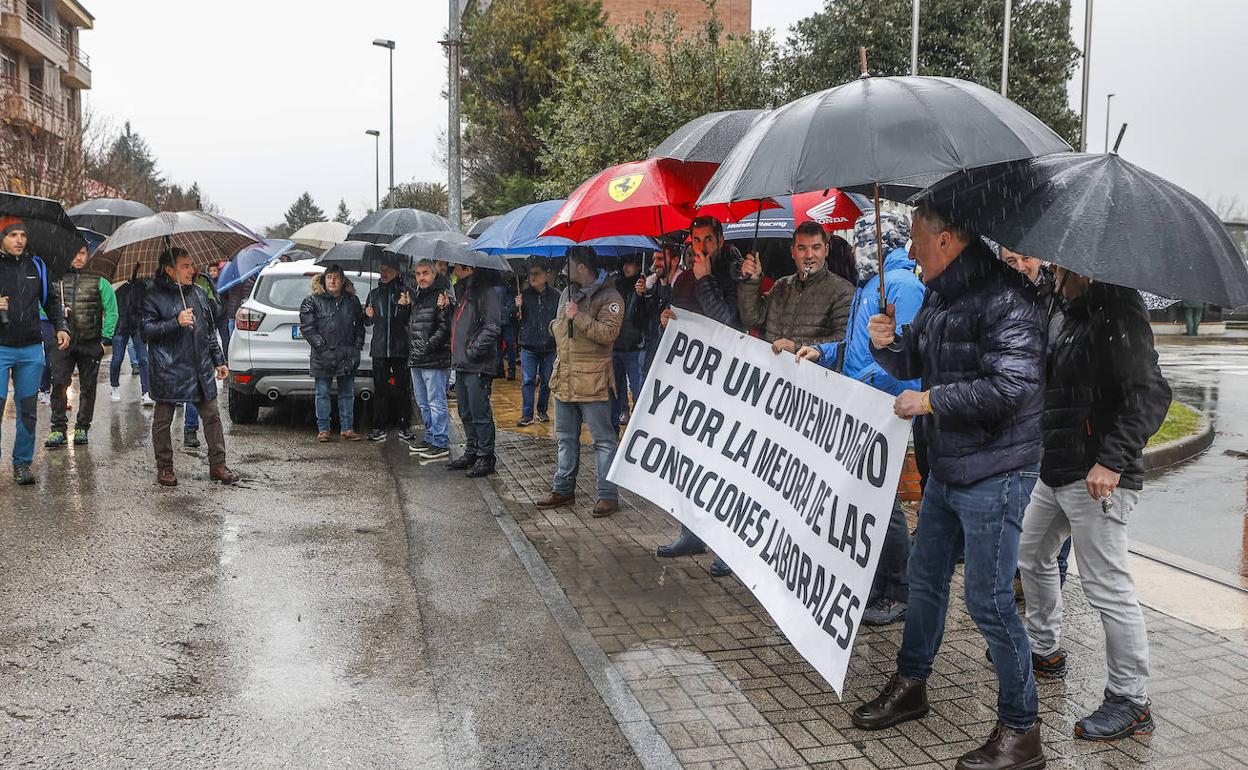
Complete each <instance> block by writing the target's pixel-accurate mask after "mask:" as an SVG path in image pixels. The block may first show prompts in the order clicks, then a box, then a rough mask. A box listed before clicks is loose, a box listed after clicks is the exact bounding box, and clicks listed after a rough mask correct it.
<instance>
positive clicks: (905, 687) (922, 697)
mask: <svg viewBox="0 0 1248 770" xmlns="http://www.w3.org/2000/svg"><path fill="white" fill-rule="evenodd" d="M927 708H928V707H927V682H923V681H920V680H918V679H907V678H906V677H904V676H902V675H901V674H893V678H892V679H890V680H888V684H886V685H884V689H883V690H881V691H880V694H879V696H878V697H876V699H875V700H872V701H867V702H866V703H864V704H862V705H861V706H859V707H858V708H856V709H854V711H853V713H852V714H850V719H851V720H853V723H854V724H855V725H856V726H857V727H860V728H862V729H863V730H883V729H884V728H885V727H892V726H893V725H899V724H901V723H902V722H909V721H910V720H912V719H919V718H921V717H924V716H927Z"/></svg>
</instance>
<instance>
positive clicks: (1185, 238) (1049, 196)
mask: <svg viewBox="0 0 1248 770" xmlns="http://www.w3.org/2000/svg"><path fill="white" fill-rule="evenodd" d="M917 201H918V202H922V203H926V204H928V205H930V206H931V207H932V208H934V209H936V210H937V211H939V212H941V213H942V214H944V215H945V216H947V217H948V218H949V220H950V221H951V222H954V223H955V224H959V225H962V226H964V227H966V228H968V229H971V230H974V231H975V232H978V233H981V234H983V235H986V236H988V237H990V238H992V239H993V240H995V241H997V242H999V243H1002V244H1004V245H1006V246H1008V247H1009V248H1010V249H1012V250H1014V251H1018V252H1020V253H1022V254H1027V255H1029V256H1035V257H1040V258H1042V259H1048V260H1051V261H1053V262H1054V263H1056V264H1058V265H1061V266H1062V267H1066V268H1069V269H1071V270H1073V271H1075V272H1076V273H1079V274H1081V275H1085V276H1087V277H1089V278H1093V279H1095V280H1098V281H1103V282H1105V283H1114V284H1118V285H1120V286H1129V287H1131V288H1133V289H1140V290H1143V291H1148V292H1152V293H1153V294H1160V295H1162V296H1165V297H1173V298H1176V299H1203V300H1206V301H1208V302H1213V303H1215V304H1218V305H1223V306H1225V307H1235V306H1238V305H1245V304H1248V266H1245V262H1244V255H1243V254H1242V253H1241V252H1240V251H1239V249H1238V247H1237V246H1236V245H1235V241H1234V240H1233V238H1232V237H1231V234H1230V233H1229V232H1227V230H1226V227H1225V226H1223V224H1222V222H1221V220H1220V219H1219V218H1218V215H1217V214H1215V213H1214V212H1213V210H1212V209H1210V208H1209V207H1208V206H1206V205H1205V204H1204V203H1203V202H1201V200H1200V199H1199V198H1197V197H1196V196H1195V195H1192V194H1191V193H1189V192H1187V191H1186V190H1184V189H1182V188H1181V187H1179V186H1178V185H1175V184H1173V183H1171V182H1168V181H1166V180H1165V179H1162V178H1161V177H1159V176H1157V175H1156V174H1152V173H1150V172H1148V171H1145V170H1144V169H1142V168H1140V167H1139V166H1136V165H1134V164H1132V163H1128V162H1127V161H1125V160H1123V159H1122V158H1121V157H1119V156H1118V155H1117V154H1116V153H1110V154H1108V155H1089V154H1083V153H1074V152H1069V153H1060V154H1057V155H1046V156H1045V157H1042V158H1034V159H1031V160H1026V161H1018V162H1013V163H1001V164H997V165H993V166H988V167H986V168H979V169H972V170H970V171H967V172H963V173H959V174H956V175H954V176H951V177H948V178H947V179H945V180H943V181H942V182H940V183H939V184H937V185H935V186H934V187H932V188H931V189H929V190H927V191H925V192H923V193H922V195H920V196H919V197H918V198H917Z"/></svg>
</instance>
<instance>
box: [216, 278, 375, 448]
mask: <svg viewBox="0 0 1248 770" xmlns="http://www.w3.org/2000/svg"><path fill="white" fill-rule="evenodd" d="M323 272H325V266H324V265H318V264H316V263H315V262H314V261H313V260H310V259H308V260H303V261H300V262H275V263H274V264H272V265H269V266H268V267H266V268H264V270H262V271H261V272H260V275H259V276H258V277H257V278H256V285H255V286H254V287H253V288H252V290H251V296H250V297H249V298H248V299H247V301H246V302H244V303H243V305H242V307H240V308H239V309H238V313H237V314H236V315H235V316H234V323H235V328H234V334H233V336H231V337H230V356H229V357H230V399H229V410H230V420H231V421H233V422H235V423H238V424H246V423H252V422H255V421H256V418H257V417H258V416H259V414H260V407H261V406H274V405H275V404H276V403H277V402H278V401H279V400H281V399H285V398H291V397H297V398H312V397H313V396H315V395H316V383H315V381H314V380H313V379H312V375H310V374H309V373H308V363H309V359H310V357H311V352H312V351H311V348H310V347H309V346H308V343H307V341H306V340H304V339H303V337H302V336H301V335H300V334H299V305H300V304H301V303H302V302H303V298H304V297H306V296H308V294H310V293H311V292H312V277H313V276H315V275H317V274H319V273H323ZM346 275H347V278H348V279H349V280H350V281H351V282H352V283H353V284H355V292H356V296H358V297H359V298H360V303H361V304H362V303H363V302H364V300H365V298H367V296H368V292H369V291H370V290H371V289H372V288H373V287H374V286H376V285H377V274H376V273H357V272H348V273H347V274H346ZM371 337H372V329H368V330H367V332H366V339H365V341H364V354H363V355H362V356H361V358H360V371H359V372H358V373H357V375H356V378H355V394H356V397H357V398H359V399H360V400H362V401H367V400H368V399H369V398H371V397H372V394H373V378H372V376H371V375H372V368H373V367H372V359H371V358H369V355H368V343H369V338H371ZM334 388H335V392H337V384H335V385H334Z"/></svg>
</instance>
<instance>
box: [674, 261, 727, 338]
mask: <svg viewBox="0 0 1248 770" xmlns="http://www.w3.org/2000/svg"><path fill="white" fill-rule="evenodd" d="M740 263H741V253H740V252H739V251H737V249H736V248H735V247H734V246H732V245H731V244H727V243H726V244H724V247H723V249H722V250H721V251H720V254H719V256H718V257H716V258H715V261H714V262H712V263H711V274H710V275H708V276H706V277H705V278H695V277H694V275H693V270H692V269H689V270H684V271H682V272H681V273H680V275H678V276H676V280H675V281H674V282H673V283H672V297H671V302H672V307H675V308H677V309H680V310H692V311H693V312H695V313H700V314H702V315H704V316H706V317H708V318H713V319H715V320H716V321H719V322H720V323H721V324H724V325H725V326H731V327H732V328H734V329H743V328H744V327H743V326H742V325H741V311H740V310H739V308H738V303H737V279H736V273H737V270H738V269H739V268H740Z"/></svg>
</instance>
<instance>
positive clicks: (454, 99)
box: [446, 0, 464, 229]
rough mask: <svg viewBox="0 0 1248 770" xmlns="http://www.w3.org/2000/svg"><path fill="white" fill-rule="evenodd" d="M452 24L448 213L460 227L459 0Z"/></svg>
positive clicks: (449, 30) (448, 61)
mask: <svg viewBox="0 0 1248 770" xmlns="http://www.w3.org/2000/svg"><path fill="white" fill-rule="evenodd" d="M450 14H451V15H450V26H449V27H448V28H447V46H446V66H447V88H446V101H447V110H448V115H447V126H446V174H447V177H446V197H447V204H446V208H447V212H446V213H447V214H448V215H449V216H450V220H451V223H452V224H453V225H455V227H456V229H458V228H460V227H462V226H463V222H464V218H463V208H462V197H463V191H462V189H461V180H460V160H459V136H460V127H459V52H460V44H461V38H460V29H459V0H450Z"/></svg>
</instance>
